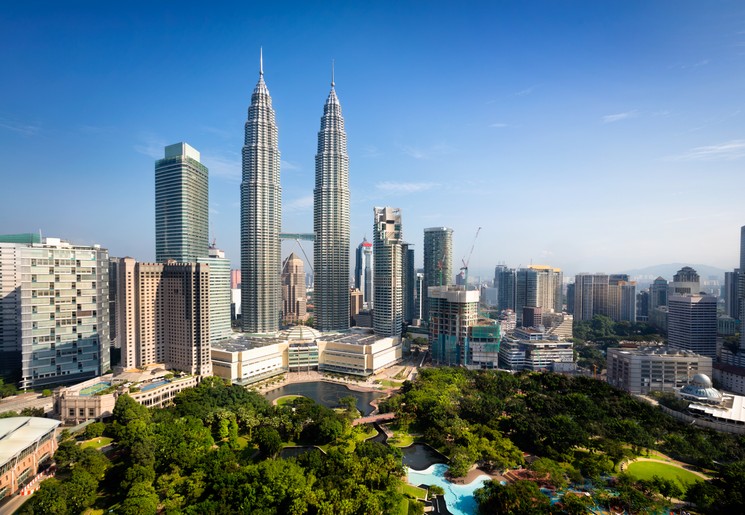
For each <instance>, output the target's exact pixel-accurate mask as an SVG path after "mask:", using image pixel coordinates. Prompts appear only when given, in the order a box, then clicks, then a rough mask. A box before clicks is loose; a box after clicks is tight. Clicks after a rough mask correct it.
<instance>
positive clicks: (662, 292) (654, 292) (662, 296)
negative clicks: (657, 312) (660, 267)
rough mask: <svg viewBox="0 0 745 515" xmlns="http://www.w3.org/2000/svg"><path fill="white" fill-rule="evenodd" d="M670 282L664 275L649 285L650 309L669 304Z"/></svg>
mask: <svg viewBox="0 0 745 515" xmlns="http://www.w3.org/2000/svg"><path fill="white" fill-rule="evenodd" d="M667 293H668V284H667V280H666V279H665V278H664V277H658V278H657V279H655V280H654V281H653V282H652V284H651V285H650V286H649V311H650V313H651V311H652V310H654V309H656V308H659V307H661V306H662V307H665V306H667V297H668V295H667Z"/></svg>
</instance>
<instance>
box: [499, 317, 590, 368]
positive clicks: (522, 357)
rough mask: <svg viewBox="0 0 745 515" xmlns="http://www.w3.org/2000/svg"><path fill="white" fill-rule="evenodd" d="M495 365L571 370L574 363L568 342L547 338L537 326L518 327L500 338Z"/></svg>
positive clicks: (572, 349)
mask: <svg viewBox="0 0 745 515" xmlns="http://www.w3.org/2000/svg"><path fill="white" fill-rule="evenodd" d="M499 367H500V368H504V369H507V370H550V371H553V372H574V371H575V370H576V368H577V364H576V362H575V361H574V346H573V344H572V342H571V341H562V340H559V339H558V338H556V337H548V336H547V335H546V334H545V333H544V332H543V331H542V330H539V329H534V328H520V327H519V328H517V329H515V330H514V331H513V332H512V333H509V334H507V335H505V336H504V337H503V338H502V342H501V344H500V347H499Z"/></svg>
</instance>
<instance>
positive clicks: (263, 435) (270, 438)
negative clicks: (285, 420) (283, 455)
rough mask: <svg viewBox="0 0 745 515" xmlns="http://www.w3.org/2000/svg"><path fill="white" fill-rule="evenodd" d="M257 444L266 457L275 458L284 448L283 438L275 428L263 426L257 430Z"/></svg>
mask: <svg viewBox="0 0 745 515" xmlns="http://www.w3.org/2000/svg"><path fill="white" fill-rule="evenodd" d="M255 441H256V444H257V445H258V446H259V452H260V453H261V455H262V456H264V457H271V456H274V455H275V454H277V453H278V452H279V450H280V449H281V448H282V437H281V436H280V435H279V432H278V431H277V430H276V429H274V428H273V427H268V426H261V427H259V428H258V429H257V430H256V437H255Z"/></svg>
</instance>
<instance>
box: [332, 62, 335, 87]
mask: <svg viewBox="0 0 745 515" xmlns="http://www.w3.org/2000/svg"><path fill="white" fill-rule="evenodd" d="M334 86H335V82H334V59H331V87H332V88H333V87H334Z"/></svg>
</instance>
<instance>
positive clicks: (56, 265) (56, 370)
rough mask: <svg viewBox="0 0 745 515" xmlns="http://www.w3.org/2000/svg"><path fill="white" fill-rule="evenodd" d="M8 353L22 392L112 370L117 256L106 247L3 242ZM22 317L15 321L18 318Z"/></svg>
mask: <svg viewBox="0 0 745 515" xmlns="http://www.w3.org/2000/svg"><path fill="white" fill-rule="evenodd" d="M0 289H1V290H2V292H3V301H2V304H1V306H2V313H0V315H2V316H1V317H0V336H2V339H0V349H2V350H3V354H4V356H7V357H8V358H10V359H9V361H10V362H11V363H14V364H16V365H18V368H16V369H14V370H13V372H17V371H18V370H20V371H21V382H20V386H21V388H38V387H44V386H47V385H55V384H61V383H69V382H74V381H80V380H82V379H86V378H90V377H95V376H98V375H101V374H102V373H104V372H105V371H106V370H108V369H109V366H110V360H109V352H110V346H111V342H110V339H109V255H108V252H107V251H106V249H102V248H101V247H100V246H98V245H94V246H84V245H72V244H70V243H68V242H65V241H62V240H60V239H59V238H45V239H44V240H43V243H34V244H9V243H0ZM13 317H15V318H13Z"/></svg>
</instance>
